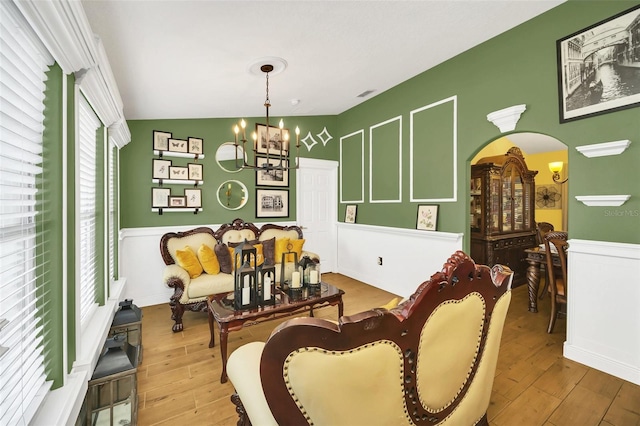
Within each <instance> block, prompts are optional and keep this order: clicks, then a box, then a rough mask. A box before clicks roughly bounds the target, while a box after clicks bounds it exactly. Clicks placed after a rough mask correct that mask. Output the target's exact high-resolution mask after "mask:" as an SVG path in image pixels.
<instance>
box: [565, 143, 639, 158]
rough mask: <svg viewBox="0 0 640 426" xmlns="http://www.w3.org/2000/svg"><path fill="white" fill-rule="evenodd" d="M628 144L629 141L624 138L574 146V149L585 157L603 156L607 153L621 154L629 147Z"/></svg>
mask: <svg viewBox="0 0 640 426" xmlns="http://www.w3.org/2000/svg"><path fill="white" fill-rule="evenodd" d="M629 145H631V141H630V140H628V139H625V140H621V141H613V142H603V143H594V144H591V145H582V146H576V150H577V151H578V152H579V153H580V154H582V155H584V156H585V157H587V158H592V157H605V156H608V155H619V154H622V153H623V152H624V151H625V150H626V149H627V148H628V147H629Z"/></svg>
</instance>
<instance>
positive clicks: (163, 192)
mask: <svg viewBox="0 0 640 426" xmlns="http://www.w3.org/2000/svg"><path fill="white" fill-rule="evenodd" d="M170 195H171V190H170V189H169V188H151V207H152V208H162V207H169V196H170Z"/></svg>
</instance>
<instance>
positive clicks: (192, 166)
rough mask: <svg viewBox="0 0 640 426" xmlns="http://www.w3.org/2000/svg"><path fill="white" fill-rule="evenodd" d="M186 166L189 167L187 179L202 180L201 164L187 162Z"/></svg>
mask: <svg viewBox="0 0 640 426" xmlns="http://www.w3.org/2000/svg"><path fill="white" fill-rule="evenodd" d="M187 168H188V169H189V173H188V175H189V180H204V177H203V175H202V173H203V170H202V164H198V163H189V164H187Z"/></svg>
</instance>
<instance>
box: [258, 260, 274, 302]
mask: <svg viewBox="0 0 640 426" xmlns="http://www.w3.org/2000/svg"><path fill="white" fill-rule="evenodd" d="M275 291H276V267H275V266H274V265H267V263H266V262H265V263H263V264H262V265H260V266H259V267H258V304H259V305H260V306H264V305H274V304H275V303H276V296H275Z"/></svg>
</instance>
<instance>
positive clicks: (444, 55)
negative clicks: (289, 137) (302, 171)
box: [82, 0, 565, 120]
mask: <svg viewBox="0 0 640 426" xmlns="http://www.w3.org/2000/svg"><path fill="white" fill-rule="evenodd" d="M563 1H565V0H535V1H534V0H510V1H497V0H490V1H487V0H442V1H432V0H428V1H418V0H413V1H400V0H387V1H365V0H357V1H344V0H334V1H309V0H302V1H267V0H261V1H237V0H236V1H216V0H197V1H192V0H136V1H134V0H82V3H83V6H84V9H85V12H86V14H87V17H88V19H89V22H90V25H91V27H92V29H93V31H94V32H95V33H96V34H97V35H98V36H99V37H100V38H101V40H102V42H103V44H104V48H105V50H106V52H107V56H108V58H109V62H110V64H111V68H112V71H113V74H114V76H115V79H116V82H117V85H118V88H119V91H120V95H121V97H122V100H123V103H124V115H125V118H126V119H129V120H130V119H167V118H208V117H243V116H244V117H258V116H261V115H264V107H263V103H264V99H265V78H264V75H258V76H256V75H255V74H251V73H250V72H249V71H248V70H249V67H250V66H251V65H252V64H254V63H255V62H256V61H258V60H260V59H261V58H264V57H280V58H283V59H284V60H285V61H286V62H287V64H288V66H287V68H286V69H285V70H284V71H283V72H281V73H279V74H277V75H272V76H270V99H271V104H272V107H271V115H272V116H274V117H278V116H300V115H325V114H329V115H332V114H339V113H341V112H343V111H345V110H347V109H349V108H351V107H353V106H355V105H357V104H359V103H361V102H363V101H364V100H366V99H369V98H370V97H373V96H375V95H377V94H379V93H381V92H383V91H385V90H387V89H389V88H391V87H393V86H395V85H397V84H399V83H401V82H402V81H405V80H407V79H409V78H411V77H413V76H415V75H417V74H419V73H421V72H423V71H425V70H427V69H429V68H432V67H434V66H435V65H437V64H439V63H442V62H444V61H446V60H447V59H449V58H452V57H454V56H456V55H458V54H459V53H461V52H463V51H465V50H468V49H470V48H472V47H474V46H476V45H478V44H480V43H482V42H483V41H485V40H488V39H490V38H492V37H494V36H496V35H498V34H500V33H502V32H504V31H506V30H508V29H510V28H512V27H515V26H517V25H519V24H521V23H522V22H525V21H527V20H529V19H531V18H533V17H534V16H536V15H539V14H540V13H543V12H545V11H547V10H549V9H551V8H553V7H555V6H557V5H558V4H560V3H562V2H563ZM367 90H373V93H372V94H371V95H369V96H368V97H365V98H360V97H358V95H359V94H361V93H362V92H365V91H367ZM293 99H298V100H299V101H300V102H299V103H298V104H297V105H292V100H293Z"/></svg>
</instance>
